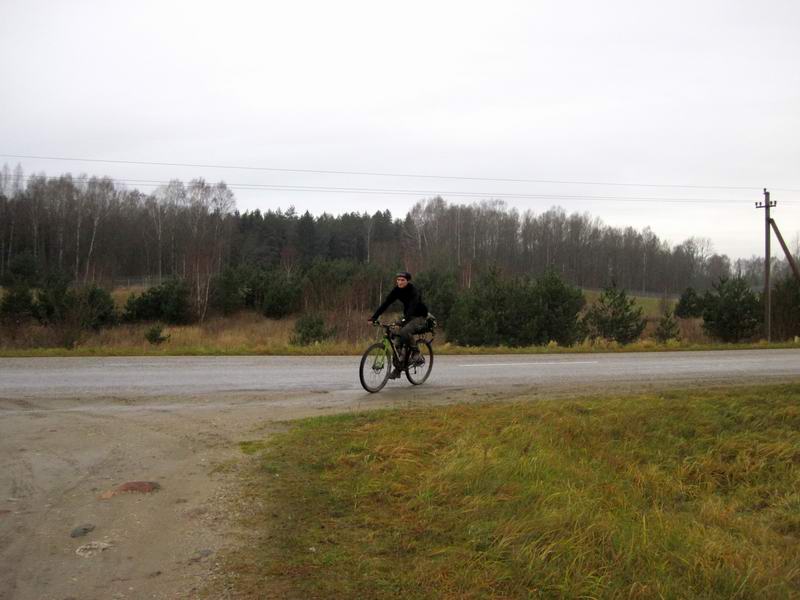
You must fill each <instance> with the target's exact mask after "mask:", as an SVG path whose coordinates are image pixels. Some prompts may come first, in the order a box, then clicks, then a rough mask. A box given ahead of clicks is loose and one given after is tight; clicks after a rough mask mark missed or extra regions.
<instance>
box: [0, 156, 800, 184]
mask: <svg viewBox="0 0 800 600" xmlns="http://www.w3.org/2000/svg"><path fill="white" fill-rule="evenodd" d="M0 156H2V157H4V158H18V159H19V158H26V159H32V160H59V161H71V162H90V163H107V164H123V165H146V166H160V167H191V168H201V169H228V170H241V171H270V172H278V173H307V174H315V175H357V176H368V177H398V178H406V179H446V180H454V181H491V182H502V183H547V184H556V185H603V186H617V187H650V188H683V189H703V190H712V189H717V190H747V191H752V190H758V191H761V189H762V187H760V186H758V187H747V186H725V185H684V184H665V183H623V182H611V181H567V180H557V179H512V178H500V177H464V176H457V175H429V174H421V173H385V172H379V171H339V170H330V169H288V168H278V167H252V166H242V165H215V164H204V163H180V162H158V161H141V160H113V159H100V158H75V157H64V156H38V155H29V154H0ZM772 189H775V190H779V191H784V192H797V191H800V189H785V188H784V189H780V188H772Z"/></svg>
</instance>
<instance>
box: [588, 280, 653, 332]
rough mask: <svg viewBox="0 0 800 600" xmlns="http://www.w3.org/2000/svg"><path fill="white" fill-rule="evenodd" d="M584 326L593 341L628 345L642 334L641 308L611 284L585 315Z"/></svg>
mask: <svg viewBox="0 0 800 600" xmlns="http://www.w3.org/2000/svg"><path fill="white" fill-rule="evenodd" d="M585 324H586V327H587V330H588V332H589V337H591V338H593V339H596V338H605V339H607V340H612V341H616V342H619V343H620V344H629V343H630V342H633V341H635V340H637V339H638V338H639V336H640V335H641V334H642V331H644V325H645V322H644V318H643V317H642V307H641V306H636V303H635V301H634V299H633V298H629V297H628V295H627V293H626V292H625V290H623V289H621V288H618V287H617V286H616V284H615V283H612V284H611V286H610V287H607V288H605V289H603V293H602V294H600V298H599V300H598V301H597V302H596V303H595V304H594V305H593V306H592V307H591V308H590V309H589V310H588V312H587V313H586V318H585Z"/></svg>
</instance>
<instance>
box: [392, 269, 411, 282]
mask: <svg viewBox="0 0 800 600" xmlns="http://www.w3.org/2000/svg"><path fill="white" fill-rule="evenodd" d="M398 277H402V278H403V279H407V280H408V281H411V273H409V272H408V271H400V272H399V273H395V274H394V278H395V279H397V278H398Z"/></svg>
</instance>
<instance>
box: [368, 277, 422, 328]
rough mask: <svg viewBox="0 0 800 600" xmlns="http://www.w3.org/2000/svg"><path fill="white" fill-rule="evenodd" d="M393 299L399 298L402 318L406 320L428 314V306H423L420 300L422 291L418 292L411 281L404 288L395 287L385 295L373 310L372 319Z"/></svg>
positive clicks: (387, 306) (378, 315) (379, 314)
mask: <svg viewBox="0 0 800 600" xmlns="http://www.w3.org/2000/svg"><path fill="white" fill-rule="evenodd" d="M395 300H400V302H402V303H403V318H404V319H406V320H409V319H413V318H414V317H427V316H428V307H427V306H425V303H424V302H423V301H422V292H420V291H419V290H418V289H417V288H415V287H414V284H413V283H409V284H408V285H407V286H406V287H404V288H402V289H401V288H399V287H395V288H394V289H393V290H392V291H391V292H389V295H388V296H386V300H384V301H383V304H381V305H380V306H379V307H378V310H376V311H375V314H374V315H372V320H373V321H374V320H376V319H377V318H378V317H380V316H381V315H382V314H383V311H385V310H386V309H387V308H389V306H390V305H391V304H392V302H394V301H395Z"/></svg>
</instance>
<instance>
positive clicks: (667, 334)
mask: <svg viewBox="0 0 800 600" xmlns="http://www.w3.org/2000/svg"><path fill="white" fill-rule="evenodd" d="M655 337H656V339H657V340H658V341H659V342H661V343H662V344H663V343H665V342H667V341H669V340H679V339H680V337H681V333H680V329H679V328H678V322H677V321H676V320H675V316H674V315H673V314H672V311H671V310H669V309H668V310H666V311H664V314H663V315H662V316H661V320H660V321H659V322H658V327H657V328H656V332H655Z"/></svg>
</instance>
